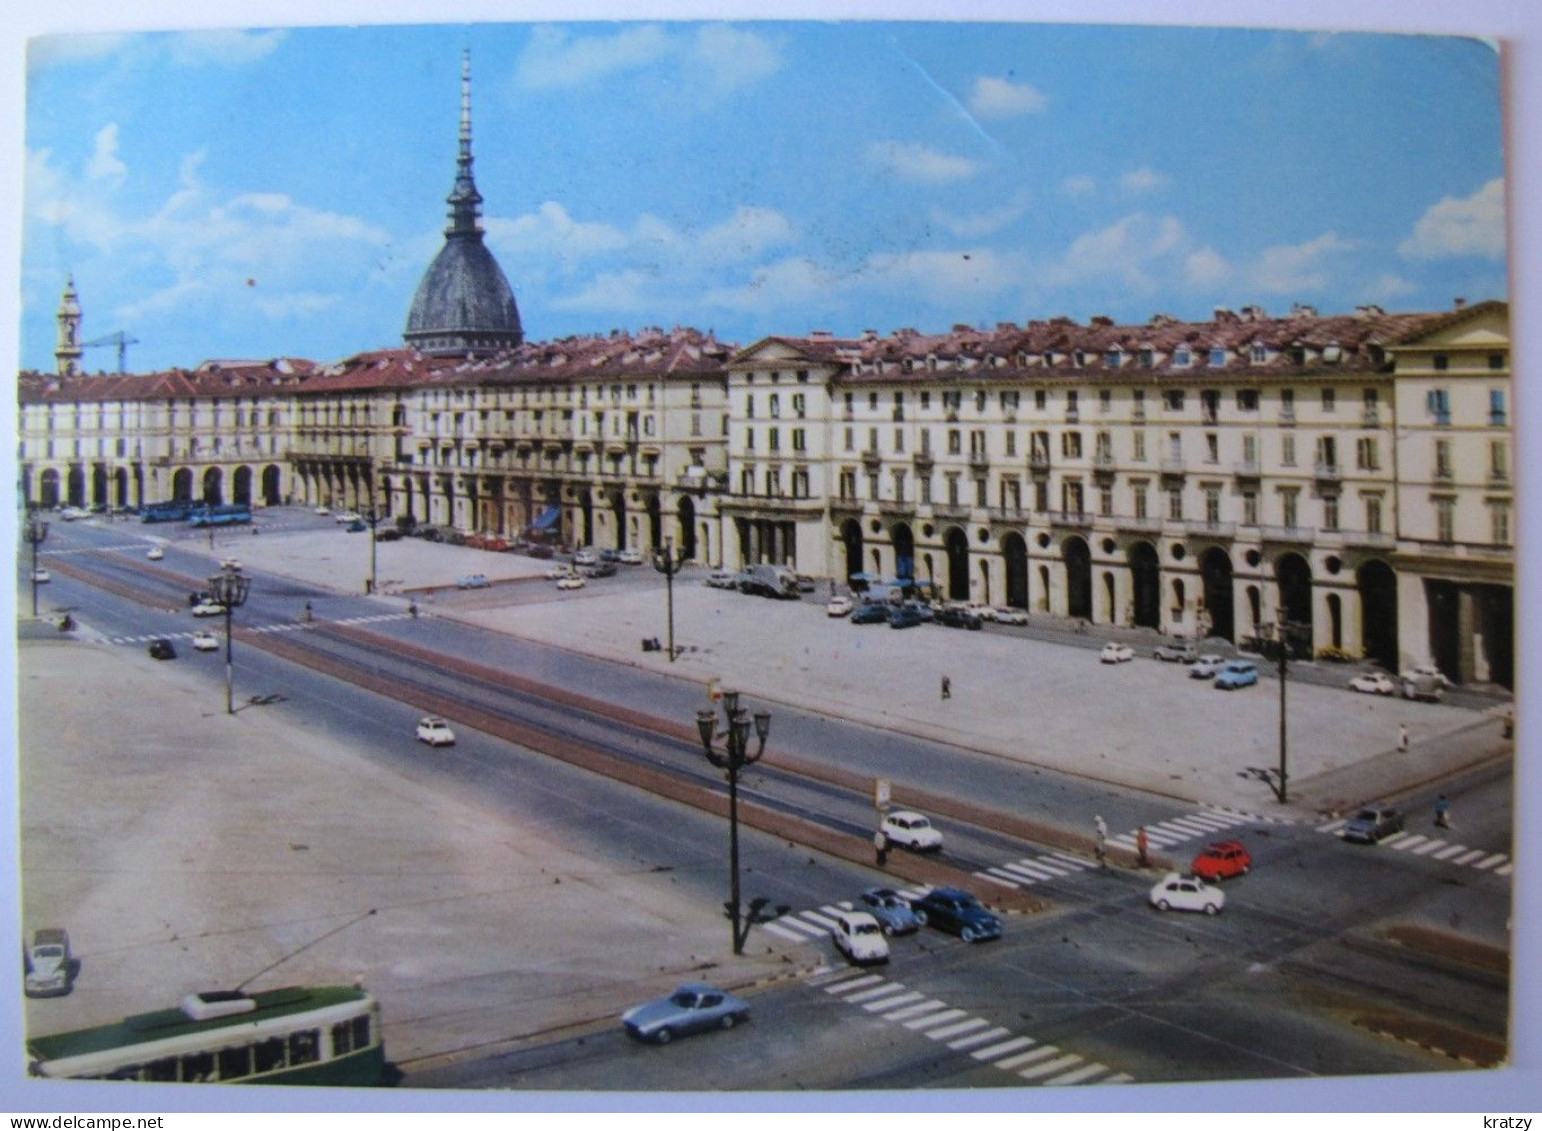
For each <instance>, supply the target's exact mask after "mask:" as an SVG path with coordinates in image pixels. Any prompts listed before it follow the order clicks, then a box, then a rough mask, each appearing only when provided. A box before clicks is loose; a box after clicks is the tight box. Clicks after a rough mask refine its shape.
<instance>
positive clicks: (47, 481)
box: [38, 467, 59, 507]
mask: <svg viewBox="0 0 1542 1131" xmlns="http://www.w3.org/2000/svg"><path fill="white" fill-rule="evenodd" d="M38 505H39V506H42V507H56V506H58V505H59V473H58V472H57V471H55V470H54V469H53V468H51V467H50V468H49V469H48V470H47V471H45V472H43V478H42V481H41V482H40V483H39V484H38Z"/></svg>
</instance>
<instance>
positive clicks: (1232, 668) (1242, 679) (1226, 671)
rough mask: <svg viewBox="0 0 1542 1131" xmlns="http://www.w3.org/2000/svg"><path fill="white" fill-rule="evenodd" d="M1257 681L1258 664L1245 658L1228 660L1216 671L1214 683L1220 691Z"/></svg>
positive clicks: (1230, 689)
mask: <svg viewBox="0 0 1542 1131" xmlns="http://www.w3.org/2000/svg"><path fill="white" fill-rule="evenodd" d="M1257 682H1258V666H1257V665H1256V664H1252V663H1249V662H1248V661H1247V660H1228V661H1226V665H1225V666H1224V667H1222V668H1221V670H1220V671H1219V672H1217V673H1216V677H1215V685H1216V686H1217V687H1219V688H1220V689H1221V690H1222V691H1235V690H1236V689H1237V688H1239V687H1250V686H1252V685H1253V684H1255V683H1257Z"/></svg>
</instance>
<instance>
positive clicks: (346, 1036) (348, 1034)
mask: <svg viewBox="0 0 1542 1131" xmlns="http://www.w3.org/2000/svg"><path fill="white" fill-rule="evenodd" d="M352 1051H353V1026H352V1025H351V1024H349V1023H348V1022H346V1021H344V1022H343V1023H342V1024H341V1025H333V1026H332V1055H333V1056H342V1055H343V1054H344V1053H348V1052H352Z"/></svg>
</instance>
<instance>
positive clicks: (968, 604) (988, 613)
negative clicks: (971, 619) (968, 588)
mask: <svg viewBox="0 0 1542 1131" xmlns="http://www.w3.org/2000/svg"><path fill="white" fill-rule="evenodd" d="M964 611H965V612H966V613H973V614H974V615H975V616H977V617H979V618H980V619H981V620H982V621H986V620H995V619H996V610H995V608H993V607H992V606H990V605H987V604H985V603H984V602H983V601H965V602H964Z"/></svg>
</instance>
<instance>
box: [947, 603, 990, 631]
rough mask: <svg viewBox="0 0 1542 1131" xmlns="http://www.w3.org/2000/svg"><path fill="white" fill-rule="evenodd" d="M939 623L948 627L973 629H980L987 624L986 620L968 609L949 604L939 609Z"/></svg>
mask: <svg viewBox="0 0 1542 1131" xmlns="http://www.w3.org/2000/svg"><path fill="white" fill-rule="evenodd" d="M937 623H938V624H940V625H944V626H946V627H948V628H967V629H969V630H971V631H978V630H979V629H981V628H983V627H984V625H985V622H984V621H982V620H981V619H980V618H979V617H977V616H976V615H975V614H974V613H971V612H970V611H969V610H968V609H958V608H952V607H949V606H944V607H943V608H942V609H940V610H939V611H938V613H937Z"/></svg>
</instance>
